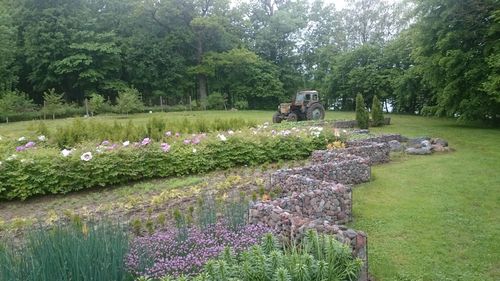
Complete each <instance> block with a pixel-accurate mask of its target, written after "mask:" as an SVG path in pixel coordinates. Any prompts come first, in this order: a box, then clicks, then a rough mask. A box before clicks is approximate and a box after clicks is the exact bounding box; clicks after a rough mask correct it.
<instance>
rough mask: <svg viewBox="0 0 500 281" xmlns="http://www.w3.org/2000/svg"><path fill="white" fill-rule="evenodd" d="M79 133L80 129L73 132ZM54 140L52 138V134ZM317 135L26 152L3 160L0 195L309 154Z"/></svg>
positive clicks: (317, 145)
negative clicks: (64, 152)
mask: <svg viewBox="0 0 500 281" xmlns="http://www.w3.org/2000/svg"><path fill="white" fill-rule="evenodd" d="M75 136H77V132H75ZM49 139H50V138H49ZM328 141H329V139H328V138H327V137H326V136H320V137H318V138H301V137H275V138H273V137H262V138H255V137H253V138H248V136H242V137H237V136H233V137H231V138H229V139H228V140H227V141H226V142H222V141H219V140H213V141H208V140H207V141H206V143H204V144H200V145H198V146H197V147H196V149H197V151H196V153H194V152H193V148H192V147H191V146H188V145H182V144H179V145H175V146H174V145H173V146H172V148H171V150H170V151H169V152H168V153H163V152H162V151H161V149H160V148H159V146H157V145H150V146H146V147H138V148H123V149H117V150H113V151H108V152H106V151H105V152H102V153H101V154H99V153H97V152H93V159H92V160H91V161H88V162H86V161H82V160H80V156H81V155H82V154H83V153H85V152H87V151H94V149H95V145H91V146H90V147H91V148H92V149H86V148H82V149H80V150H77V151H75V152H74V153H72V155H70V156H68V157H63V156H61V153H60V150H58V149H43V150H42V149H38V150H32V151H24V152H23V155H22V159H24V160H23V161H21V158H17V159H13V160H6V161H3V163H2V165H1V166H0V199H15V198H19V199H26V198H29V197H32V196H35V195H42V194H60V193H68V192H71V191H76V190H82V189H88V188H91V187H97V186H101V187H104V186H111V185H116V184H120V183H127V182H130V181H136V180H142V179H151V178H160V177H170V176H182V175H189V174H198V173H205V172H208V171H213V170H217V169H228V168H231V167H236V166H242V165H257V164H260V163H265V162H271V161H276V160H277V159H283V160H294V159H303V158H306V157H308V156H309V155H310V154H311V152H312V151H313V150H316V149H321V148H324V147H325V146H326V144H327V143H328Z"/></svg>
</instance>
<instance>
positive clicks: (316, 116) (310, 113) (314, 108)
mask: <svg viewBox="0 0 500 281" xmlns="http://www.w3.org/2000/svg"><path fill="white" fill-rule="evenodd" d="M306 117H307V120H323V119H325V108H323V106H322V105H321V104H320V103H315V104H312V105H311V106H310V107H309V108H308V109H307V113H306Z"/></svg>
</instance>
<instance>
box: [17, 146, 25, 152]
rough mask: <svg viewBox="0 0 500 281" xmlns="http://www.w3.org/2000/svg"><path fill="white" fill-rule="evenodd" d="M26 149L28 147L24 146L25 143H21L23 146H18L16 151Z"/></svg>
mask: <svg viewBox="0 0 500 281" xmlns="http://www.w3.org/2000/svg"><path fill="white" fill-rule="evenodd" d="M24 150H26V147H24V145H21V146H18V147H16V151H17V152H19V151H24Z"/></svg>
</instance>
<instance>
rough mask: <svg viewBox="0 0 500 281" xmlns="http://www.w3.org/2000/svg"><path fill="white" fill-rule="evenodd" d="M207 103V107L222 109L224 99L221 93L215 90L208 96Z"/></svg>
mask: <svg viewBox="0 0 500 281" xmlns="http://www.w3.org/2000/svg"><path fill="white" fill-rule="evenodd" d="M207 103H208V108H209V109H224V104H225V101H224V97H223V96H222V94H221V93H219V92H215V93H212V94H210V95H209V96H208V98H207Z"/></svg>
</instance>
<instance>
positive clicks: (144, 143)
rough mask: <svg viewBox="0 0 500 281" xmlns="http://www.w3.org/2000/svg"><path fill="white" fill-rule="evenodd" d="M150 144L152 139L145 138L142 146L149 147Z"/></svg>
mask: <svg viewBox="0 0 500 281" xmlns="http://www.w3.org/2000/svg"><path fill="white" fill-rule="evenodd" d="M150 143H151V139H150V138H145V139H143V140H142V142H141V145H142V146H145V145H148V144H150Z"/></svg>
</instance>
